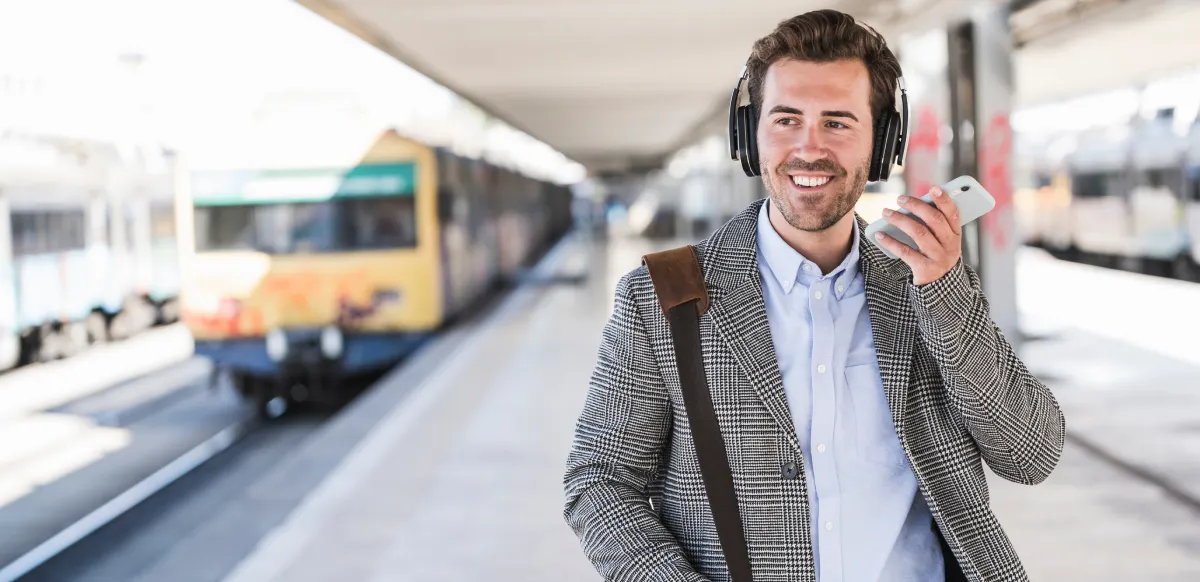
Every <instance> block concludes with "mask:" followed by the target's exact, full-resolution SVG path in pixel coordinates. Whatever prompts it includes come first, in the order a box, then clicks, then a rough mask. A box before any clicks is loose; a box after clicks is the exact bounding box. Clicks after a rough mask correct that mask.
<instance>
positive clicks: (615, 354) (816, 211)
mask: <svg viewBox="0 0 1200 582" xmlns="http://www.w3.org/2000/svg"><path fill="white" fill-rule="evenodd" d="M747 66H748V84H749V91H750V98H751V102H752V103H753V104H754V105H755V110H756V111H758V112H761V113H760V114H758V119H757V125H756V127H757V144H758V149H759V158H758V159H759V161H760V164H759V165H760V166H761V168H760V171H761V175H762V179H763V182H764V184H765V185H766V188H767V190H768V192H769V194H770V196H769V199H768V200H766V201H758V202H755V203H754V204H752V205H751V206H750V207H749V208H747V209H746V210H745V211H744V212H742V213H741V214H740V215H739V216H737V217H735V218H734V219H732V220H731V221H730V222H729V223H727V224H726V225H724V226H723V227H721V228H720V229H719V230H717V231H716V232H715V233H714V234H712V235H711V236H710V237H709V238H708V239H706V240H704V241H703V242H701V243H700V244H698V245H697V246H696V255H697V259H698V261H699V263H700V265H701V270H702V272H703V277H704V280H705V286H706V288H707V292H708V294H709V301H710V304H709V308H708V309H707V311H705V313H704V315H703V316H702V317H701V319H700V332H701V338H702V339H701V341H702V346H703V359H704V368H705V374H706V375H707V378H708V386H709V390H710V392H711V394H712V399H713V403H714V408H715V409H716V415H717V418H718V421H719V425H720V430H721V433H722V435H723V440H724V443H725V447H726V450H727V451H728V464H729V468H730V470H731V472H732V475H733V482H734V485H735V487H734V488H735V491H736V496H737V505H738V508H739V510H740V516H741V523H742V528H743V530H744V532H745V539H746V545H747V546H748V552H749V557H750V561H751V564H752V568H753V574H754V580H756V581H760V582H761V581H766V580H803V581H808V580H820V581H821V582H827V581H843V580H844V581H852V582H873V581H906V582H909V581H912V582H928V581H934V580H937V581H942V580H952V579H963V578H964V577H965V578H966V579H970V580H973V581H985V580H986V581H994V580H1025V579H1026V574H1025V572H1024V570H1023V568H1022V566H1021V563H1020V560H1019V559H1018V557H1017V555H1016V553H1015V552H1014V550H1013V547H1012V546H1011V544H1010V543H1009V541H1008V538H1007V537H1006V536H1005V534H1004V532H1003V530H1002V529H1001V527H1000V525H999V523H998V522H997V520H996V518H995V516H994V515H993V514H992V512H991V511H990V509H989V507H988V490H987V484H986V481H985V476H984V471H983V462H986V463H987V464H988V466H989V467H991V469H992V470H993V471H994V472H995V473H996V474H998V475H1000V476H1002V477H1004V478H1006V479H1009V480H1012V481H1015V482H1018V483H1026V484H1036V483H1039V482H1041V481H1043V480H1045V479H1046V478H1047V476H1048V475H1049V474H1050V472H1051V471H1052V470H1053V468H1054V467H1055V465H1056V464H1057V463H1058V459H1059V456H1060V455H1061V452H1062V447H1063V436H1064V432H1065V421H1064V418H1063V415H1062V413H1061V411H1060V410H1059V407H1058V404H1057V403H1056V401H1055V399H1054V397H1053V395H1052V394H1051V393H1050V391H1049V390H1047V388H1046V387H1045V386H1044V385H1043V384H1042V383H1040V382H1039V381H1038V380H1037V379H1036V378H1034V377H1033V376H1032V375H1031V374H1030V373H1029V371H1028V370H1027V369H1026V367H1025V365H1024V364H1023V363H1022V362H1021V361H1020V360H1019V359H1018V358H1017V357H1016V355H1014V353H1013V350H1012V348H1011V347H1010V345H1009V344H1008V342H1007V341H1006V340H1005V338H1004V336H1003V335H1002V334H1001V333H1000V331H999V329H998V328H997V327H996V326H995V324H994V323H993V322H992V320H991V318H990V314H989V306H988V302H987V299H986V298H985V297H984V295H983V292H982V290H981V288H980V284H979V278H978V276H977V275H976V273H975V272H974V271H973V270H972V269H971V268H970V267H969V266H967V265H965V264H964V263H963V262H962V260H961V256H960V255H961V250H960V249H961V246H960V245H961V226H960V224H959V217H958V214H957V212H956V207H955V205H954V203H953V202H952V201H950V200H949V199H948V197H946V196H945V195H941V193H939V192H937V191H936V189H935V192H934V194H937V196H935V197H934V201H935V204H934V205H926V204H924V203H922V202H920V201H916V200H911V199H908V198H906V197H901V198H900V200H899V203H900V205H901V206H902V207H904V208H906V209H909V210H910V211H912V212H913V213H914V214H916V215H917V216H919V217H920V218H921V219H922V220H923V221H924V222H925V223H926V224H928V225H929V226H928V227H926V226H923V225H921V224H920V223H918V222H916V221H915V220H913V219H911V218H908V217H905V216H903V215H901V214H899V213H892V214H890V215H889V216H888V217H887V218H888V220H889V221H890V222H891V223H892V224H894V225H896V226H897V227H899V228H900V229H902V230H903V231H904V232H906V233H907V234H909V235H910V236H911V237H912V238H913V239H914V240H915V241H916V242H917V243H918V244H919V250H913V249H910V248H908V247H906V246H904V245H901V244H899V243H898V242H897V241H895V240H885V241H883V242H882V244H884V245H885V246H886V247H887V248H889V249H890V250H892V251H893V252H894V253H896V254H898V255H899V257H900V259H897V260H891V259H888V258H887V256H886V255H884V254H883V253H882V252H880V250H879V249H878V248H875V246H874V245H873V244H871V243H870V242H869V241H867V239H866V237H865V234H864V230H865V228H866V223H865V222H863V221H862V220H861V219H860V218H859V217H858V216H857V215H856V214H855V213H853V212H852V210H853V208H854V205H855V202H857V200H858V199H859V197H860V196H861V195H862V192H863V187H864V185H865V183H866V181H867V176H868V167H869V160H870V158H871V155H872V151H873V147H874V141H875V133H876V132H875V131H874V128H875V125H874V121H875V120H876V119H879V118H880V116H881V115H884V114H885V113H886V112H887V111H889V108H892V110H893V111H894V108H895V103H894V100H895V98H894V95H895V93H894V89H895V87H896V79H897V77H898V75H899V73H900V67H899V64H898V63H897V61H896V58H895V56H894V55H893V54H892V53H891V51H890V50H889V49H888V48H887V46H886V45H885V43H884V41H883V39H882V38H881V37H879V36H878V35H877V34H874V33H873V31H868V29H867V28H866V27H865V26H862V25H859V24H858V23H856V21H855V20H854V19H853V18H852V17H850V16H848V15H845V14H842V13H839V12H834V11H818V12H811V13H807V14H804V15H801V16H798V17H795V18H792V19H790V20H787V21H785V22H782V23H781V24H780V25H779V27H778V28H777V29H776V30H775V31H774V32H772V33H771V34H770V35H768V36H767V37H765V38H763V39H761V40H759V41H758V42H757V43H756V44H755V46H754V51H753V54H752V56H751V58H750V61H749V63H748V65H747ZM673 350H674V348H673V344H672V340H671V331H670V327H669V326H668V323H667V321H666V318H665V317H664V315H663V312H662V310H661V308H660V306H659V303H658V301H657V299H656V296H655V291H654V287H653V285H652V282H651V279H650V277H649V275H648V272H647V269H646V267H644V266H643V267H640V268H638V269H636V270H634V271H632V272H630V273H628V274H626V275H625V276H624V277H623V278H622V279H621V281H620V283H619V284H618V286H617V290H616V301H615V307H614V311H613V314H612V317H611V319H610V320H609V322H608V324H607V325H606V326H605V328H604V332H603V337H602V343H601V347H600V352H599V357H598V362H597V365H596V368H595V371H594V373H593V376H592V381H591V383H590V389H589V392H588V396H587V401H586V404H585V406H584V410H583V412H582V414H581V416H580V418H579V422H578V426H577V430H576V436H575V440H574V443H573V447H572V450H571V453H570V456H569V459H568V463H567V471H566V476H565V485H566V493H567V498H566V509H565V517H566V520H567V522H568V524H570V526H571V527H572V528H573V529H574V531H575V532H576V534H577V535H578V536H579V538H580V541H581V544H582V546H583V549H584V551H585V553H586V554H587V556H588V558H589V559H590V560H591V561H592V563H593V564H594V565H595V566H596V568H597V570H598V571H599V572H600V573H601V574H602V575H603V576H604V578H605V579H606V580H638V581H642V580H678V581H694V580H727V579H728V576H729V574H728V570H727V566H726V561H725V556H724V554H723V553H722V548H721V545H720V543H719V541H718V538H717V534H716V530H715V528H714V525H713V519H712V514H711V511H710V506H709V504H708V499H707V495H706V492H705V489H704V484H703V480H702V478H701V474H700V470H699V466H698V464H697V455H696V451H695V450H694V448H693V442H692V437H691V433H690V431H689V426H688V416H687V414H686V412H685V409H684V405H683V403H682V401H681V398H682V396H681V391H680V383H679V372H678V368H677V366H676V363H675V355H674V351H673Z"/></svg>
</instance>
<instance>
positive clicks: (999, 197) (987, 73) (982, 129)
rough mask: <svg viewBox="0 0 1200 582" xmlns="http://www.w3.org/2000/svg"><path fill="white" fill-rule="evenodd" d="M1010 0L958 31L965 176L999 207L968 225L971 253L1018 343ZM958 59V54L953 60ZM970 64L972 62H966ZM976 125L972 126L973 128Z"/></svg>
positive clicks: (975, 11) (979, 7)
mask: <svg viewBox="0 0 1200 582" xmlns="http://www.w3.org/2000/svg"><path fill="white" fill-rule="evenodd" d="M1008 19H1009V9H1008V3H1006V2H995V1H985V0H978V1H977V2H976V3H975V4H974V5H973V6H972V8H971V11H970V18H969V20H967V21H966V22H964V23H961V24H960V25H959V26H957V27H954V28H952V29H951V39H952V41H951V47H952V49H953V47H954V46H955V44H958V45H960V48H959V49H958V51H956V52H961V53H962V56H963V58H962V59H960V62H961V63H962V65H963V66H961V67H959V76H960V77H962V79H960V80H959V82H958V83H956V84H955V85H956V86H958V87H962V88H963V89H964V91H963V99H962V100H960V101H961V102H962V107H961V111H962V119H961V121H962V122H963V123H962V124H961V126H963V127H964V129H963V131H960V132H956V135H961V136H962V138H963V140H962V141H963V147H962V148H959V149H958V150H957V151H959V152H960V154H961V160H962V161H961V164H960V168H959V170H960V171H959V172H958V173H959V174H961V173H971V175H973V176H975V178H976V179H977V180H979V182H980V183H981V184H983V187H984V188H986V189H987V191H988V192H990V193H991V194H992V196H993V197H995V199H996V208H995V209H994V210H992V211H991V212H989V213H988V214H986V215H984V216H983V218H981V219H979V220H978V221H976V223H975V224H973V225H971V227H970V228H969V230H967V231H964V233H963V234H964V237H963V238H964V241H963V243H964V249H963V251H964V256H969V257H970V260H971V262H972V266H974V267H975V268H976V270H978V271H979V275H980V277H981V279H982V280H983V287H984V292H985V293H986V294H987V297H988V301H989V302H990V303H991V307H992V318H993V319H994V320H995V321H996V324H997V325H998V326H1000V329H1001V331H1003V332H1004V334H1005V335H1006V336H1007V337H1008V338H1009V340H1010V341H1011V342H1013V343H1014V344H1016V343H1018V342H1019V340H1020V333H1019V329H1018V321H1017V297H1016V255H1017V248H1018V245H1019V242H1020V241H1019V238H1018V236H1017V230H1016V226H1017V224H1016V215H1015V212H1014V209H1013V203H1012V202H1013V189H1012V151H1013V138H1012V125H1011V124H1010V123H1009V116H1010V112H1011V110H1012V94H1013V74H1012V51H1013V47H1012V31H1011V30H1010V28H1009V21H1008ZM952 60H953V59H952ZM967 65H969V66H967ZM968 123H969V126H968Z"/></svg>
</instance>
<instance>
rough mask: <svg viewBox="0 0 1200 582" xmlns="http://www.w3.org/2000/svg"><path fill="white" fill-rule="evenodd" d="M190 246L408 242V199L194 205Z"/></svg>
mask: <svg viewBox="0 0 1200 582" xmlns="http://www.w3.org/2000/svg"><path fill="white" fill-rule="evenodd" d="M195 224H196V250H198V251H215V250H255V251H261V252H264V253H270V254H292V253H321V252H340V251H354V250H371V249H385V248H398V247H413V246H416V244H417V232H416V230H417V229H416V213H415V212H414V207H413V198H412V197H411V196H409V197H405V198H361V199H346V200H333V201H329V202H315V203H293V204H264V205H231V206H211V207H197V208H196V223H195Z"/></svg>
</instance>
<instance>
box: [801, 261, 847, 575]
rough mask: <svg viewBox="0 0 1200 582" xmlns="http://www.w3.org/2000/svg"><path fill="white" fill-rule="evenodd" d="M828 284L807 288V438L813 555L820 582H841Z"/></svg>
mask: <svg viewBox="0 0 1200 582" xmlns="http://www.w3.org/2000/svg"><path fill="white" fill-rule="evenodd" d="M830 286H831V280H830V279H829V278H822V279H819V280H817V281H815V282H814V283H813V284H812V285H810V286H809V288H808V301H809V309H810V313H812V323H813V333H812V338H813V343H812V370H811V374H812V388H813V390H812V427H811V434H810V441H809V442H810V443H811V455H810V456H811V457H812V464H813V473H814V475H813V478H814V480H815V481H816V486H817V507H816V508H815V513H816V515H817V552H818V554H819V556H820V564H821V581H822V582H827V581H837V580H841V579H842V536H841V527H842V523H841V496H840V495H839V484H838V475H837V466H836V464H835V462H834V450H833V445H834V442H833V429H834V424H835V421H836V416H837V410H836V408H835V406H834V403H835V401H836V398H835V393H834V391H835V390H836V382H835V381H834V378H835V373H834V369H833V356H834V346H835V345H836V343H837V341H836V340H837V338H836V337H835V330H834V322H833V310H832V309H831V308H830V304H831V302H832V301H834V299H835V297H834V294H833V293H832V292H831V288H830Z"/></svg>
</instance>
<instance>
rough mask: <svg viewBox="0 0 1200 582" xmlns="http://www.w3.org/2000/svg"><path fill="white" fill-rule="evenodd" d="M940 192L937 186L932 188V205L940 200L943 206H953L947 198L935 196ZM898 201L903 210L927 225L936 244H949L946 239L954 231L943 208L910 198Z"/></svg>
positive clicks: (906, 197) (901, 198) (903, 197)
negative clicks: (936, 241)
mask: <svg viewBox="0 0 1200 582" xmlns="http://www.w3.org/2000/svg"><path fill="white" fill-rule="evenodd" d="M941 191H942V189H941V188H938V187H937V186H934V187H933V190H932V191H931V193H933V194H935V195H934V196H931V197H932V198H933V201H934V204H937V203H938V202H939V198H940V199H941V200H942V201H943V204H950V205H951V206H954V202H951V201H950V197H949V196H937V195H936V193H938V192H941ZM900 200H901V201H900V206H902V207H904V209H905V210H908V211H909V212H911V213H913V214H914V215H916V216H917V217H918V218H920V219H921V220H923V221H925V224H927V225H929V231H930V232H932V233H933V236H934V238H936V239H937V240H938V242H942V243H945V242H949V241H948V240H947V239H949V238H950V236H949V235H950V234H952V233H954V229H953V228H951V226H950V224H949V222H948V220H947V218H946V215H945V210H944V206H934V205H931V204H928V203H926V202H925V201H924V200H920V199H917V198H910V197H908V196H901V197H900ZM955 208H957V207H955Z"/></svg>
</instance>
